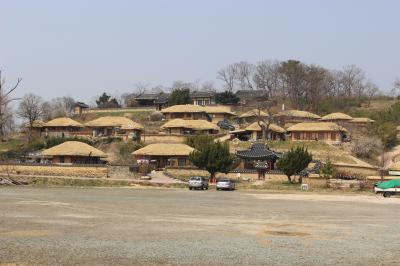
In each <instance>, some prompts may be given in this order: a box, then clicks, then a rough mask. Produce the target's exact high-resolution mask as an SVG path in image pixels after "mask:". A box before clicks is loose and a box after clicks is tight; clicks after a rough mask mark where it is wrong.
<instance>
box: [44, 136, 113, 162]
mask: <svg viewBox="0 0 400 266" xmlns="http://www.w3.org/2000/svg"><path fill="white" fill-rule="evenodd" d="M42 155H43V156H51V157H52V162H53V163H69V164H71V163H72V164H98V163H101V161H100V158H105V157H107V155H106V154H105V153H104V152H102V151H100V150H98V149H96V148H94V147H92V146H90V145H88V144H86V143H84V142H80V141H66V142H64V143H62V144H60V145H57V146H54V147H52V148H50V149H47V150H44V151H43V152H42Z"/></svg>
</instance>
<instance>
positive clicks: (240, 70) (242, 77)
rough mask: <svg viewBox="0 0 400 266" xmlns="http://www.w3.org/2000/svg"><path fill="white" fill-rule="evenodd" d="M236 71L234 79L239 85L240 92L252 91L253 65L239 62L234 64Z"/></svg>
mask: <svg viewBox="0 0 400 266" xmlns="http://www.w3.org/2000/svg"><path fill="white" fill-rule="evenodd" d="M234 67H235V69H236V76H235V79H236V80H237V82H238V83H239V86H240V89H241V90H252V89H253V88H254V85H253V80H252V78H253V74H254V69H255V67H254V65H252V64H250V63H247V62H244V61H242V62H239V63H236V64H234Z"/></svg>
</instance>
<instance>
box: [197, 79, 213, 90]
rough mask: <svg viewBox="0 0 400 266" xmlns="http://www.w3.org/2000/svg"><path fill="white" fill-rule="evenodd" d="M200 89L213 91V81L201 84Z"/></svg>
mask: <svg viewBox="0 0 400 266" xmlns="http://www.w3.org/2000/svg"><path fill="white" fill-rule="evenodd" d="M200 90H202V91H215V88H214V82H213V81H206V82H203V83H202V84H201V88H200Z"/></svg>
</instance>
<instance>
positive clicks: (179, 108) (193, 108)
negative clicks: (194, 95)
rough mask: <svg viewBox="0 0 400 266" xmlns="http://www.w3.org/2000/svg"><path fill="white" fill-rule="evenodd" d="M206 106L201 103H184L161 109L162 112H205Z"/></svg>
mask: <svg viewBox="0 0 400 266" xmlns="http://www.w3.org/2000/svg"><path fill="white" fill-rule="evenodd" d="M205 112H206V108H204V107H203V106H200V105H192V104H182V105H173V106H171V107H168V108H165V109H162V110H161V113H164V114H166V113H205Z"/></svg>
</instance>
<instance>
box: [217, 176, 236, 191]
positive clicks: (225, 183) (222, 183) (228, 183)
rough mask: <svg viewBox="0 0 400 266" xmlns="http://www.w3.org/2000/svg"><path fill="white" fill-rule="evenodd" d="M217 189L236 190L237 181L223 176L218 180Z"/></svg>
mask: <svg viewBox="0 0 400 266" xmlns="http://www.w3.org/2000/svg"><path fill="white" fill-rule="evenodd" d="M217 190H235V183H233V181H232V180H230V179H228V178H221V179H219V180H218V181H217Z"/></svg>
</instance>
